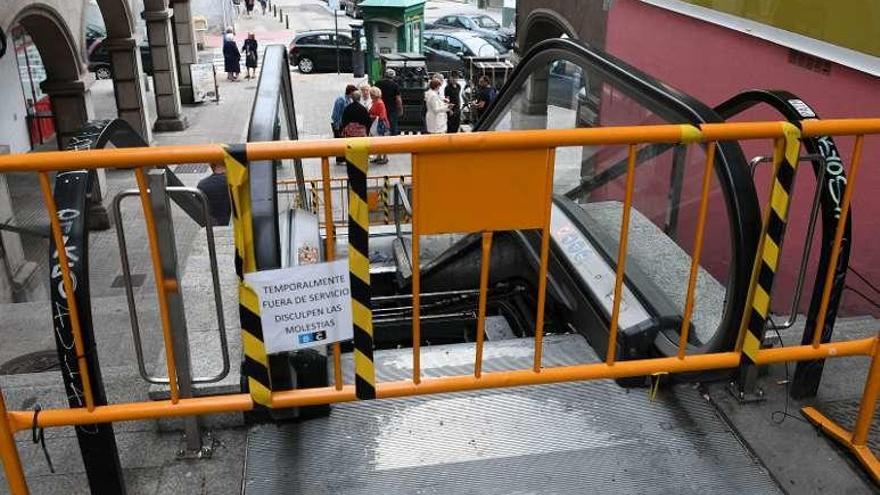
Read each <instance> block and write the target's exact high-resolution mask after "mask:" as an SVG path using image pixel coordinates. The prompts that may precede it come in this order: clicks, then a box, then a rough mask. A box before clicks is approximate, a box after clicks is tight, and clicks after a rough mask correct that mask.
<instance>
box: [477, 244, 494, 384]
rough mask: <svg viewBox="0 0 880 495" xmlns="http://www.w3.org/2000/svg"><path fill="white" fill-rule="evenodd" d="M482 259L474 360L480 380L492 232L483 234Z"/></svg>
mask: <svg viewBox="0 0 880 495" xmlns="http://www.w3.org/2000/svg"><path fill="white" fill-rule="evenodd" d="M481 248H482V249H481V257H480V299H479V303H478V305H477V308H478V309H477V348H476V354H477V355H476V357H475V360H474V376H475V377H477V378H479V377H480V375H481V374H482V371H483V341H484V340H485V335H484V334H485V332H486V296H487V292H488V288H489V264H490V262H491V261H492V260H491V253H492V232H483V242H482V246H481Z"/></svg>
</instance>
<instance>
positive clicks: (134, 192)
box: [112, 186, 230, 385]
mask: <svg viewBox="0 0 880 495" xmlns="http://www.w3.org/2000/svg"><path fill="white" fill-rule="evenodd" d="M166 190H167V191H168V192H169V193H170V194H169V195H175V194H188V195H189V194H191V195H192V196H195V197H196V198H198V199H199V202H200V204H201V205H202V208H203V215H204V217H203V218H205V219H206V220H205V221H206V225H205V236H206V238H207V243H208V259H209V260H210V265H211V282H212V284H213V288H214V306H215V309H216V312H217V328H218V331H219V332H220V353H221V355H222V362H223V367H222V369H221V370H220V372H219V373H217V374H216V375H214V376H201V377H193V378H192V380H191V382H192V383H193V384H196V383H216V382H219V381H220V380H222V379H224V378H226V376H227V375H229V370H230V360H229V343H228V342H227V340H226V323H225V320H224V317H223V296H222V294H221V290H220V278H219V271H218V268H217V250H216V249H215V246H214V226H213V222H212V220H211V214H210V209H209V205H208V197H207V196H205V193H204V192H202V191H201V190H200V189H197V188H195V187H179V186H169V187H167V188H166ZM138 195H140V191H139V190H138V189H126V190H124V191H122V192H120V193H119V194H117V195H116V197H114V198H113V205H112V207H113V220H114V223H115V224H116V240H117V242H118V243H119V260H120V263H121V265H122V278H123V285H124V286H125V297H126V300H127V302H128V316H129V320H130V321H131V334H132V338H133V339H134V351H135V356H136V358H137V364H138V372H139V373H140V375H141V378H143V379H144V380H145V381H147V382H149V383H153V384H157V385H165V384H169V383H170V380H169V379H168V377H160V376H155V375H151V374H150V373H149V372H148V371H147V367H146V360H145V359H144V351H143V343H142V339H141V332H140V325H139V323H138V314H137V305H136V303H135V300H134V288H133V285H132V281H131V263H130V262H129V259H128V249H127V247H126V246H127V244H126V242H125V224H124V223H123V221H122V210H121V205H122V200H123V199H124V198H127V197H131V196H138Z"/></svg>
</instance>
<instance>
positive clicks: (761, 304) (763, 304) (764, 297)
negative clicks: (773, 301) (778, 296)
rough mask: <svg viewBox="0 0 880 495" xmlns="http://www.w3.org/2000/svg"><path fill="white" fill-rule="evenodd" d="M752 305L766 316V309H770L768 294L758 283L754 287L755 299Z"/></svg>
mask: <svg viewBox="0 0 880 495" xmlns="http://www.w3.org/2000/svg"><path fill="white" fill-rule="evenodd" d="M752 307H754V309H755V310H756V311H757V312H758V313H760V314H761V316H762V317H764V318H767V311H768V310H769V309H770V295H769V294H767V291H765V290H764V288H763V287H761V286H760V285H759V286H757V287H755V301H754V302H753V303H752Z"/></svg>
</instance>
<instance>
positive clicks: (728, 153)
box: [474, 38, 761, 352]
mask: <svg viewBox="0 0 880 495" xmlns="http://www.w3.org/2000/svg"><path fill="white" fill-rule="evenodd" d="M552 60H571V61H573V62H575V63H577V61H580V62H581V65H583V66H588V65H589V66H593V67H595V68H596V69H597V70H599V71H601V72H603V73H604V75H605V76H606V77H607V78H608V79H610V80H611V81H614V82H617V83H619V84H620V85H621V87H622V88H624V89H626V90H628V93H627V96H628V97H630V98H632V99H633V100H635V101H637V102H639V103H640V104H642V105H644V106H645V107H646V108H649V109H651V111H652V112H654V113H655V114H656V115H658V116H660V117H661V118H664V119H666V120H667V121H669V122H677V123H686V124H691V125H694V126H700V125H701V124H703V123H719V122H723V119H722V118H721V117H720V116H719V115H718V114H717V113H716V112H715V111H714V110H713V109H712V108H710V107H709V106H707V105H706V104H704V103H702V102H700V101H699V100H697V99H696V98H693V97H692V96H689V95H687V94H685V93H683V92H681V91H678V90H676V89H674V88H671V87H670V86H668V85H666V84H664V83H662V82H661V81H659V80H657V79H655V78H653V77H651V76H649V75H647V74H645V73H644V72H642V71H641V70H639V69H637V68H635V67H632V66H631V65H629V64H627V63H625V62H623V61H621V60H619V59H617V58H616V57H613V56H611V55H609V54H607V53H604V52H602V51H601V50H598V49H596V48H594V47H591V46H589V45H587V44H585V43H583V42H582V41H579V40H571V39H564V38H556V39H548V40H544V41H542V42H540V43H538V44H536V45H535V46H534V47H533V48H532V49H531V50H529V52H528V53H526V54H525V56H523V58H522V60H521V61H520V63H519V65H518V66H517V67H516V69H514V72H513V73H512V74H511V77H510V78H509V79H508V80H507V81H506V82H505V84H504V86H503V87H502V88H501V91H500V92H499V93H498V96H497V97H496V99H495V101H493V102H492V104H491V105H490V106H489V108H488V109H487V111H486V114H485V115H484V116H483V118H481V119H480V122H479V123H478V124H477V126H476V128H475V129H474V130H475V131H485V130H489V129H491V127H492V125H493V124H495V123H496V122H497V121H499V120H500V119H501V117H502V116H503V115H504V113H505V112H506V110H507V108H508V106H509V105H510V104H511V103H512V102H513V101H514V99H515V98H516V97H517V95H518V90H519V89H520V88H521V87H522V86H523V85H524V84H526V82H527V79H528V78H529V76H530V75H531V74H532V72H533V71H534V70H535V69H537V68H539V67H541V66H543V65H546V64H547V63H548V62H550V61H552ZM715 171H716V175H717V177H718V182H719V186H720V188H721V190H722V192H723V194H724V196H725V200H726V203H727V213H728V216H729V220H730V225H731V233H730V237H731V266H730V268H729V276H728V277H727V297H726V304H725V309H724V313H723V318H722V322H721V326H722V327H723V328H724V329H725V331H724V332H716V334H715V337H714V338H713V339H712V341H711V342H709V343H706V345H704V346H703V347H702V348H701V349H700V352H717V351H721V350H727V349H730V348H732V346H733V345H734V344H735V341H736V337H737V334H738V331H739V325H740V318H741V316H742V314H743V311H744V310H745V303H746V299H747V294H748V290H749V285H750V278H751V277H750V274H751V271H752V265H753V261H754V257H755V253H756V251H757V245H758V239H759V235H760V225H761V221H760V208H759V205H758V198H757V194H756V192H755V187H754V183H753V182H752V180H751V177H750V176H749V173H748V167H747V164H746V159H745V156H744V154H743V152H742V149H741V148H740V146H739V144H738V143H735V142H725V141H721V142H719V143H718V145H717V148H716V159H715Z"/></svg>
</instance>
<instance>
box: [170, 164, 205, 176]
mask: <svg viewBox="0 0 880 495" xmlns="http://www.w3.org/2000/svg"><path fill="white" fill-rule="evenodd" d="M208 168H209V167H208V166H207V165H205V164H204V163H185V164H183V165H178V166H176V167H174V173H175V174H203V173H205V172H207V171H208Z"/></svg>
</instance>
